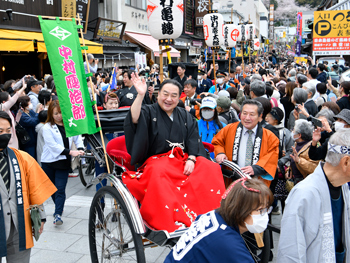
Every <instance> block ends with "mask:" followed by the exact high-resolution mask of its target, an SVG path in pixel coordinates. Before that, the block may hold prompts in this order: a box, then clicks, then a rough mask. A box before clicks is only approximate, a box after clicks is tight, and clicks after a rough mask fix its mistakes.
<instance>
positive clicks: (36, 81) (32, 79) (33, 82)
mask: <svg viewBox="0 0 350 263" xmlns="http://www.w3.org/2000/svg"><path fill="white" fill-rule="evenodd" d="M42 83H43V82H42V81H39V80H37V79H35V78H33V77H31V78H30V79H29V80H28V82H27V88H28V89H29V88H30V87H31V86H34V85H41V84H42Z"/></svg>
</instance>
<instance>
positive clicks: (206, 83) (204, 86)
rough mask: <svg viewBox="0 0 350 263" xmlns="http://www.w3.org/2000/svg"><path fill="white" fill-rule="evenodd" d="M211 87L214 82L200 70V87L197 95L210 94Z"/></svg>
mask: <svg viewBox="0 0 350 263" xmlns="http://www.w3.org/2000/svg"><path fill="white" fill-rule="evenodd" d="M211 86H212V82H211V81H210V80H208V79H207V78H206V74H205V72H204V71H203V70H198V86H197V89H196V93H197V94H201V93H202V92H208V90H209V88H210V87H211Z"/></svg>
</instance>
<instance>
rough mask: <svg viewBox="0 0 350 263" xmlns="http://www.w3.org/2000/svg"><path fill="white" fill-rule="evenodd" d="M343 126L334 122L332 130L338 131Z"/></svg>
mask: <svg viewBox="0 0 350 263" xmlns="http://www.w3.org/2000/svg"><path fill="white" fill-rule="evenodd" d="M344 126H345V124H344V123H342V122H339V121H336V122H335V123H334V129H335V131H339V130H340V129H342V128H344Z"/></svg>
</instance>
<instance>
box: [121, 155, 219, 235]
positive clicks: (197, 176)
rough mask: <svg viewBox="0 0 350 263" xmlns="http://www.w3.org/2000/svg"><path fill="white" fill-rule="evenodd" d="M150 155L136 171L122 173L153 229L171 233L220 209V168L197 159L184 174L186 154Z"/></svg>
mask: <svg viewBox="0 0 350 263" xmlns="http://www.w3.org/2000/svg"><path fill="white" fill-rule="evenodd" d="M170 153H171V151H169V152H168V153H166V154H159V155H155V156H152V157H150V158H148V159H147V160H146V162H145V163H144V164H143V165H142V166H141V167H140V168H139V169H138V171H137V172H133V171H128V172H125V173H123V176H122V177H123V182H124V183H125V184H126V186H127V188H128V189H129V191H130V192H131V193H132V195H133V196H134V197H135V198H136V199H137V200H138V201H139V202H141V209H140V212H141V215H142V218H143V219H144V220H145V221H146V222H147V223H148V224H149V225H150V226H152V227H153V228H155V229H158V230H167V231H169V232H173V231H175V230H177V229H179V228H181V227H184V226H186V227H189V226H190V225H191V222H193V221H194V220H195V219H196V217H197V215H200V214H204V213H207V212H209V211H211V210H213V209H216V208H218V207H219V206H220V201H221V196H222V195H223V193H224V192H225V185H224V181H223V176H222V173H221V169H220V166H219V165H218V164H217V163H214V162H211V161H209V160H208V159H206V158H204V157H197V162H196V165H195V169H194V171H193V172H192V173H191V174H190V175H189V176H187V175H184V174H183V170H184V167H185V161H186V160H187V157H188V154H187V153H186V154H183V152H182V150H181V149H180V148H175V149H174V152H173V154H174V156H175V157H174V158H170V157H169V154H170Z"/></svg>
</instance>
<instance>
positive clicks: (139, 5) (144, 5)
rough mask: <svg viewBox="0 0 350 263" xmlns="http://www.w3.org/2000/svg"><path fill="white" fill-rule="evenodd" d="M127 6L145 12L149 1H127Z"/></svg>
mask: <svg viewBox="0 0 350 263" xmlns="http://www.w3.org/2000/svg"><path fill="white" fill-rule="evenodd" d="M125 4H126V5H130V6H132V7H136V8H139V9H143V10H146V9H147V0H125Z"/></svg>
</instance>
